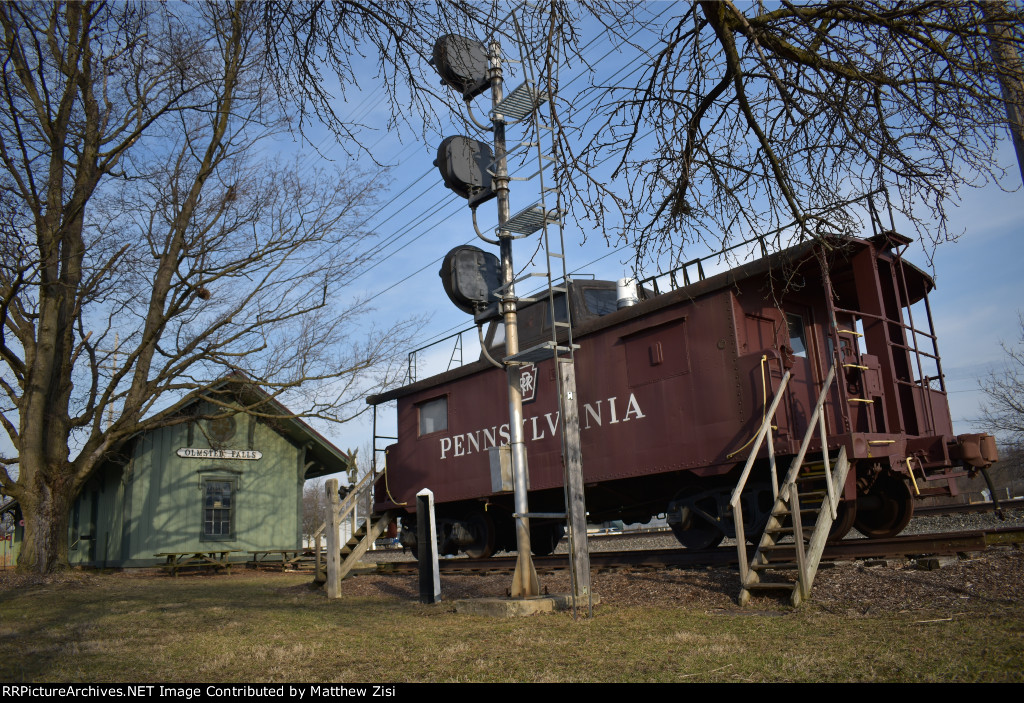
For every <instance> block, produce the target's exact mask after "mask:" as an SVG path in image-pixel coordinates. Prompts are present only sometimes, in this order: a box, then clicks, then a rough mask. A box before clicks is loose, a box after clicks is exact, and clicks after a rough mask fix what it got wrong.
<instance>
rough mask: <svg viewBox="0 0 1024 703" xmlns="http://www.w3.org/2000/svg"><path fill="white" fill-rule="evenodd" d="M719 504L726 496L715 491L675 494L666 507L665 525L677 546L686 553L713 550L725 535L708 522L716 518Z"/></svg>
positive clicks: (687, 490)
mask: <svg viewBox="0 0 1024 703" xmlns="http://www.w3.org/2000/svg"><path fill="white" fill-rule="evenodd" d="M723 500H727V496H725V495H724V494H723V493H722V492H721V491H715V490H707V491H701V490H697V489H694V488H684V489H682V490H681V491H679V492H678V493H676V495H675V498H674V499H673V500H672V502H671V503H669V506H668V524H669V527H671V528H672V534H674V535H675V536H676V539H677V540H679V544H681V545H683V546H684V547H686V548H687V549H710V548H711V547H717V546H718V545H719V544H720V543H721V542H722V540H723V539H725V534H724V533H723V532H722V530H720V529H719V528H718V526H717V525H716V524H714V523H713V522H711V521H710V520H709V518H714V517H716V516H718V515H719V514H720V512H721V510H720V505H719V504H720V503H721V502H722V501H723Z"/></svg>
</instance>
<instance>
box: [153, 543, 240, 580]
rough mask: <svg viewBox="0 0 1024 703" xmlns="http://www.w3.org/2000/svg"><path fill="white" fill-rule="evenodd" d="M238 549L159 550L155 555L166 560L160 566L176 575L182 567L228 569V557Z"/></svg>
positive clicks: (229, 568)
mask: <svg viewBox="0 0 1024 703" xmlns="http://www.w3.org/2000/svg"><path fill="white" fill-rule="evenodd" d="M240 551H241V550H240V549H210V550H206V551H203V550H192V551H187V552H159V553H158V554H154V555H153V556H155V557H164V558H166V560H167V561H166V562H165V563H164V565H163V566H162V567H161V568H163V569H165V570H166V571H167V572H168V573H170V575H171V576H177V575H178V572H179V571H181V570H182V569H213V570H214V571H215V572H216V573H219V572H221V571H230V570H231V562H230V561H228V559H229V558H230V557H231V555H232V554H236V553H238V552H240Z"/></svg>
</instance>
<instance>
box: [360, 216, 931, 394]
mask: <svg viewBox="0 0 1024 703" xmlns="http://www.w3.org/2000/svg"><path fill="white" fill-rule="evenodd" d="M909 241H910V240H909V239H907V238H906V237H903V236H902V235H898V234H896V233H894V232H887V233H882V234H880V235H876V236H875V237H872V238H871V239H869V240H865V239H856V238H853V237H849V238H842V239H838V240H832V248H831V249H830V250H828V251H827V252H826V255H828V256H846V257H848V256H849V255H850V254H851V250H853V249H856V250H863V249H864V248H865V247H868V246H874V247H875V249H876V250H878V251H879V252H885V251H889V250H891V249H892V248H893V247H895V246H900V245H905V244H906V243H908V242H909ZM818 246H820V243H819V242H814V241H811V242H803V243H800V244H796V245H794V246H791V247H788V248H786V249H783V250H781V251H778V252H775V253H774V254H769V255H768V256H764V257H761V258H759V259H755V260H754V261H751V262H748V263H745V264H741V265H739V266H736V267H734V268H731V269H729V270H728V271H723V272H721V273H718V274H715V275H713V276H709V277H708V278H705V279H704V280H702V281H695V282H693V283H691V284H689V285H685V286H681V287H679V288H676V289H675V290H671V291H667V292H665V293H662V294H660V295H655V296H654V297H652V298H649V299H647V300H642V301H640V302H639V303H638V304H636V305H633V306H630V307H625V308H622V309H620V310H616V311H615V312H613V313H609V314H608V315H603V316H601V317H597V318H593V319H590V320H587V321H585V322H583V323H581V324H579V325H574V326H573V335H574V336H575V337H582V336H583V335H586V334H590V333H591V332H595V331H597V330H600V329H604V328H606V327H611V326H613V325H616V324H619V323H622V322H625V321H628V320H632V319H635V318H637V317H642V316H644V315H648V314H650V313H652V312H655V311H657V310H661V309H663V308H666V307H670V306H672V305H676V304H678V303H680V302H684V301H692V300H696V299H697V298H701V297H703V296H706V295H710V294H712V293H715V292H717V291H720V290H722V289H725V288H729V287H732V286H735V285H737V284H739V283H740V282H742V281H746V280H748V279H751V278H757V277H760V276H764V275H767V274H770V273H771V272H772V271H778V270H781V269H783V268H785V269H789V270H792V269H793V268H794V267H799V266H802V265H804V264H805V263H807V262H812V261H815V259H816V256H815V254H816V247H818ZM903 267H904V269H905V270H908V271H909V274H910V275H907V276H906V279H907V288H908V291H907V294H908V296H909V297H910V302H911V303H915V302H917V301H918V300H920V299H921V298H923V297H924V295H925V294H926V293H928V292H930V291H931V290H932V289H933V288H934V287H935V284H934V282H933V280H932V278H931V277H930V276H929V275H928V274H927V273H925V272H924V271H922V270H921V269H919V268H918V267H916V266H914V265H913V264H911V263H909V262H907V261H904V262H903ZM487 368H493V367H492V366H491V364H490V362H488V361H476V362H473V363H471V364H466V365H465V366H460V367H459V368H456V369H451V370H449V371H445V372H444V373H441V374H438V375H436V376H431V377H429V378H424V379H422V380H420V381H417V382H416V383H412V384H409V385H407V386H402V387H400V388H395V389H393V390H390V391H388V392H386V393H379V394H377V395H371V396H368V397H367V398H366V402H367V404H369V405H379V404H381V403H386V402H388V401H389V400H395V399H397V398H401V397H403V396H406V395H410V394H412V393H416V392H418V391H421V390H424V389H427V388H432V387H434V386H437V385H440V384H443V383H447V382H450V381H454V380H456V379H459V378H463V377H465V376H470V375H472V374H475V373H478V372H479V371H482V370H484V369H487Z"/></svg>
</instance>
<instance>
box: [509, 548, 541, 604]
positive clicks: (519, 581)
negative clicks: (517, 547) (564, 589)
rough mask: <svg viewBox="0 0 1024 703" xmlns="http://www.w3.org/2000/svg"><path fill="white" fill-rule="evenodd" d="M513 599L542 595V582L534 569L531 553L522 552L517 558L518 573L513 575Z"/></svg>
mask: <svg viewBox="0 0 1024 703" xmlns="http://www.w3.org/2000/svg"><path fill="white" fill-rule="evenodd" d="M511 593H512V597H513V598H532V597H534V596H539V595H540V581H539V580H538V579H537V570H536V569H535V568H533V557H532V556H531V555H530V553H529V552H526V553H525V554H524V553H523V552H522V551H520V552H519V556H518V557H517V558H516V571H515V573H514V574H512V590H511Z"/></svg>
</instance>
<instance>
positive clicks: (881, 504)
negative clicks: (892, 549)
mask: <svg viewBox="0 0 1024 703" xmlns="http://www.w3.org/2000/svg"><path fill="white" fill-rule="evenodd" d="M913 515H914V497H913V496H912V495H911V494H910V489H909V488H908V487H907V484H906V482H905V481H903V479H901V478H898V477H896V476H890V475H883V476H879V477H878V479H877V480H876V481H875V483H874V484H873V485H872V486H871V490H869V491H868V493H867V494H866V495H862V496H858V498H857V518H856V520H854V523H853V526H854V527H856V528H857V530H858V531H860V532H861V534H863V535H864V536H865V537H870V538H872V539H885V538H887V537H895V536H896V535H898V534H899V533H900V532H902V531H903V528H904V527H906V526H907V523H908V522H910V518H911V517H913Z"/></svg>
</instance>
